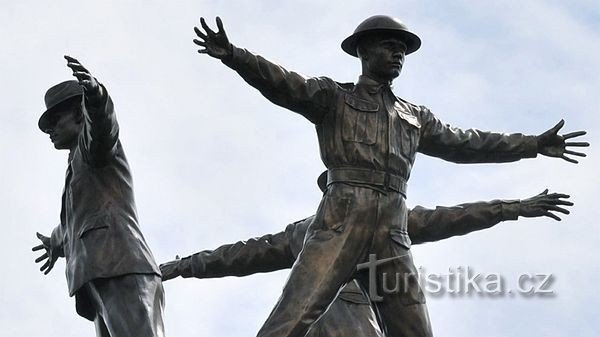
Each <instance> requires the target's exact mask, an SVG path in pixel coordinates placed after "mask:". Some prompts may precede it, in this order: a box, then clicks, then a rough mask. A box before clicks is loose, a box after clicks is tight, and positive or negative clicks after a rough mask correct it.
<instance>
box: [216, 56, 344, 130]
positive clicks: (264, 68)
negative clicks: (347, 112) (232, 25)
mask: <svg viewBox="0 0 600 337" xmlns="http://www.w3.org/2000/svg"><path fill="white" fill-rule="evenodd" d="M232 48H233V49H232V50H233V51H232V55H231V56H230V57H229V58H227V59H224V60H223V63H224V64H225V65H227V66H228V67H230V68H232V69H233V70H235V71H236V72H237V73H238V74H239V75H240V76H241V77H242V78H243V79H244V80H245V81H246V82H247V83H248V84H250V85H251V86H253V87H254V88H256V89H257V90H258V91H260V93H261V94H262V95H263V96H265V97H266V98H267V99H268V100H270V101H271V102H273V103H275V104H277V105H279V106H281V107H284V108H286V109H290V110H292V111H294V112H296V113H299V114H300V115H302V116H304V117H305V118H306V119H308V120H309V121H310V122H312V123H314V124H319V123H320V122H321V121H322V120H323V117H324V116H325V114H326V113H327V112H329V111H330V110H331V109H332V108H333V107H334V106H335V97H336V94H335V93H336V89H337V84H336V83H335V82H334V81H333V80H332V79H330V78H327V77H313V78H306V77H304V76H302V75H300V74H298V73H295V72H291V71H287V70H286V69H284V68H283V67H281V66H279V65H277V64H274V63H272V62H270V61H268V60H267V59H265V58H263V57H262V56H257V55H254V54H252V53H251V52H249V51H248V50H246V49H241V48H237V47H235V46H232Z"/></svg>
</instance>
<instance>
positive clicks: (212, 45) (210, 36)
mask: <svg viewBox="0 0 600 337" xmlns="http://www.w3.org/2000/svg"><path fill="white" fill-rule="evenodd" d="M200 24H201V25H202V28H203V29H204V32H202V31H201V30H200V29H199V28H198V27H194V31H195V32H196V35H198V38H199V39H194V43H195V44H197V45H199V46H200V47H202V48H203V49H199V50H198V52H199V53H201V54H208V55H210V56H212V57H215V58H218V59H223V58H225V57H227V56H229V55H231V43H229V39H228V38H227V34H226V33H225V29H223V22H221V18H219V17H218V16H217V28H218V29H219V31H217V32H214V31H213V30H212V29H210V27H208V25H207V24H206V21H204V18H200Z"/></svg>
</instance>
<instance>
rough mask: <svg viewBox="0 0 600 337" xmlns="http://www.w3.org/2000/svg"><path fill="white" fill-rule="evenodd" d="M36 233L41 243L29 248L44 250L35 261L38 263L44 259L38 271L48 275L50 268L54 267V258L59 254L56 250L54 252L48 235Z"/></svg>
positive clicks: (56, 258)
mask: <svg viewBox="0 0 600 337" xmlns="http://www.w3.org/2000/svg"><path fill="white" fill-rule="evenodd" d="M36 235H37V237H38V239H40V241H42V244H41V245H38V246H35V247H33V248H32V249H31V250H33V251H34V252H35V251H38V250H42V249H44V250H45V251H46V252H45V253H44V254H43V255H42V256H40V257H38V258H37V259H35V262H36V263H39V262H42V261H46V262H45V263H44V264H43V265H42V267H41V268H40V271H42V272H44V275H48V273H49V272H50V271H51V270H52V268H54V264H55V263H56V260H58V258H59V255H60V254H58V252H56V250H55V249H54V248H53V247H52V244H51V241H50V238H49V237H47V236H44V235H42V234H40V233H36Z"/></svg>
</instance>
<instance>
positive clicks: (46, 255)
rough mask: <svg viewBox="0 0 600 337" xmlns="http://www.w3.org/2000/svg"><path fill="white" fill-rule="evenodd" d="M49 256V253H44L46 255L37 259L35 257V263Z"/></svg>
mask: <svg viewBox="0 0 600 337" xmlns="http://www.w3.org/2000/svg"><path fill="white" fill-rule="evenodd" d="M47 258H48V253H44V255H42V256H40V257H38V258H37V259H35V263H39V262H41V261H43V260H44V259H47Z"/></svg>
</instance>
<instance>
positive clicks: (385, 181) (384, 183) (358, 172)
mask: <svg viewBox="0 0 600 337" xmlns="http://www.w3.org/2000/svg"><path fill="white" fill-rule="evenodd" d="M333 183H358V184H367V185H374V186H377V187H383V188H384V189H390V190H392V191H395V192H398V193H401V194H402V195H404V197H406V180H405V179H404V178H402V177H401V176H398V175H395V174H391V173H388V172H385V171H377V170H369V169H363V168H330V169H329V170H327V185H329V184H333Z"/></svg>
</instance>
